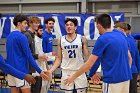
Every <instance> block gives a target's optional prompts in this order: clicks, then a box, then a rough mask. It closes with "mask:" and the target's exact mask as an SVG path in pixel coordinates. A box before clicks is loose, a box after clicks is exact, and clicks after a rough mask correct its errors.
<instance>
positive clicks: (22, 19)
mask: <svg viewBox="0 0 140 93" xmlns="http://www.w3.org/2000/svg"><path fill="white" fill-rule="evenodd" d="M13 24H14V25H15V27H16V28H17V29H18V30H20V31H26V28H27V26H28V17H27V16H25V15H21V14H18V15H16V16H15V17H14V19H13Z"/></svg>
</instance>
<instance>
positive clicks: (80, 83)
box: [61, 69, 88, 90]
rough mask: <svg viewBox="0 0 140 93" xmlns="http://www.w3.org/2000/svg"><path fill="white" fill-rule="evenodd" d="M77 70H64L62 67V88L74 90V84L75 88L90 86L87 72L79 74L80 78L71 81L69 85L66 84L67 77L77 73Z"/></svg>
mask: <svg viewBox="0 0 140 93" xmlns="http://www.w3.org/2000/svg"><path fill="white" fill-rule="evenodd" d="M75 72H76V71H73V70H64V69H62V78H61V89H62V90H73V89H74V85H75V89H77V90H78V89H85V88H87V87H88V81H87V77H86V75H85V74H82V75H81V76H79V77H78V78H76V79H75V80H74V82H73V83H71V84H70V85H69V86H67V85H65V84H64V80H65V79H67V77H68V76H69V75H71V74H73V73H75Z"/></svg>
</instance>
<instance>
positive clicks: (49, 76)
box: [44, 70, 52, 79]
mask: <svg viewBox="0 0 140 93" xmlns="http://www.w3.org/2000/svg"><path fill="white" fill-rule="evenodd" d="M44 73H45V74H46V75H47V76H48V79H51V77H52V72H51V71H49V70H48V71H44Z"/></svg>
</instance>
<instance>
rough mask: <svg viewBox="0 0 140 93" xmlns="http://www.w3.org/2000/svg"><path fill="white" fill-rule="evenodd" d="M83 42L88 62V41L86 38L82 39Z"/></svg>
mask: <svg viewBox="0 0 140 93" xmlns="http://www.w3.org/2000/svg"><path fill="white" fill-rule="evenodd" d="M82 41H83V52H84V55H85V57H86V60H87V59H88V58H89V56H90V54H89V51H88V48H87V40H86V37H85V36H83V37H82Z"/></svg>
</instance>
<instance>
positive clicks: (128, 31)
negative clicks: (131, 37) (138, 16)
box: [126, 24, 131, 34]
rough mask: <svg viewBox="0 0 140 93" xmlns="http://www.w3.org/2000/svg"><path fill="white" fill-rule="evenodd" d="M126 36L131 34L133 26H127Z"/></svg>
mask: <svg viewBox="0 0 140 93" xmlns="http://www.w3.org/2000/svg"><path fill="white" fill-rule="evenodd" d="M126 34H131V26H130V25H129V24H127V31H126Z"/></svg>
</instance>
